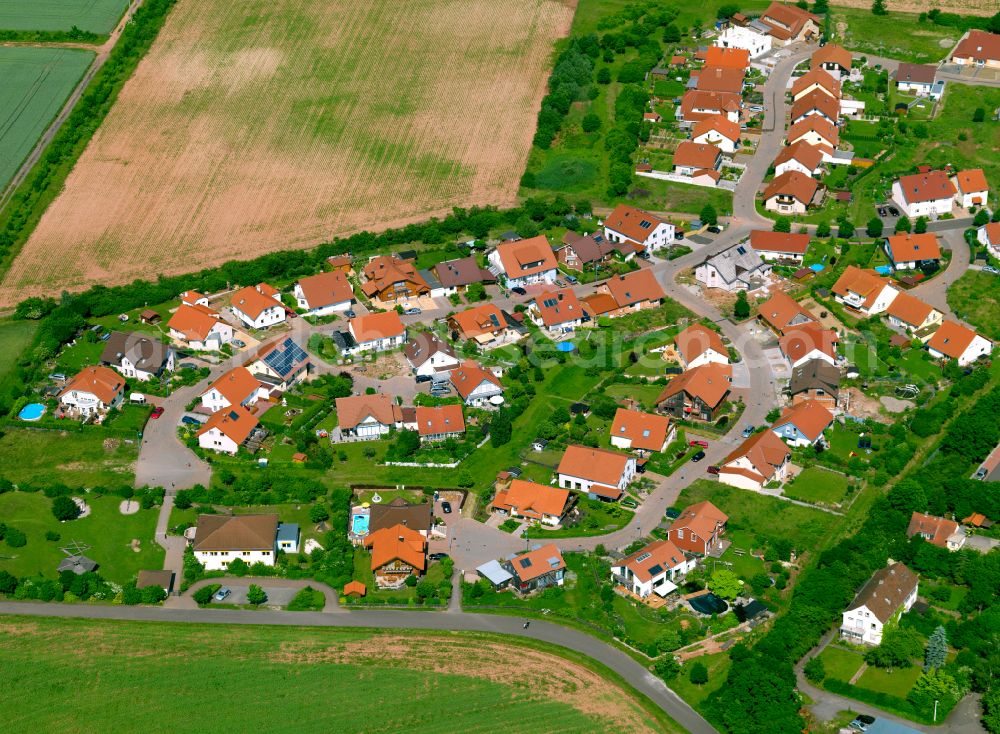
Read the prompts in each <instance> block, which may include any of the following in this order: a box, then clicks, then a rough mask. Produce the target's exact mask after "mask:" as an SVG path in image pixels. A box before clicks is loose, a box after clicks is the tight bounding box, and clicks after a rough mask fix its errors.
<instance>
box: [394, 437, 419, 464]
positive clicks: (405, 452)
mask: <svg viewBox="0 0 1000 734" xmlns="http://www.w3.org/2000/svg"><path fill="white" fill-rule="evenodd" d="M393 449H394V453H395V456H397V457H398V458H400V459H404V460H405V459H409V458H410V457H412V456H413V455H414V454H415V453H417V451H418V450H419V449H420V434H419V433H417V432H416V431H400V432H399V433H397V434H396V441H395V442H394V444H393Z"/></svg>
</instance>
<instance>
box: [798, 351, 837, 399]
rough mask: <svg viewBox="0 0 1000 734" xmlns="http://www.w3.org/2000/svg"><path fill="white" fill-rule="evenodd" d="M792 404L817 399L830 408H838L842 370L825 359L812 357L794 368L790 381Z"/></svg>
mask: <svg viewBox="0 0 1000 734" xmlns="http://www.w3.org/2000/svg"><path fill="white" fill-rule="evenodd" d="M788 394H789V395H790V396H791V399H792V405H798V404H799V403H801V402H803V401H806V400H815V401H816V402H818V403H821V404H823V405H825V406H826V407H827V409H829V410H836V409H837V399H838V397H839V395H840V370H839V369H837V368H836V367H834V366H833V365H832V364H830V363H829V362H827V361H826V360H824V359H810V360H809V361H808V362H803V363H802V364H800V365H799V366H798V367H793V368H792V377H791V379H790V380H789V382H788Z"/></svg>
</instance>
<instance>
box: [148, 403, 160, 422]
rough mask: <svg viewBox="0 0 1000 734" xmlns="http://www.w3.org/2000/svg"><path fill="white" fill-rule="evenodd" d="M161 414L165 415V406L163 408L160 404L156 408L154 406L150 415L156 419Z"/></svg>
mask: <svg viewBox="0 0 1000 734" xmlns="http://www.w3.org/2000/svg"><path fill="white" fill-rule="evenodd" d="M161 415H163V408H161V407H160V406H156V407H155V408H153V412H152V413H150V414H149V417H150V418H152V419H153V420H156V419H157V418H159V417H160V416H161Z"/></svg>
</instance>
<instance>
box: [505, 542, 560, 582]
mask: <svg viewBox="0 0 1000 734" xmlns="http://www.w3.org/2000/svg"><path fill="white" fill-rule="evenodd" d="M502 565H503V567H504V569H505V570H506V571H507V572H508V573H510V574H511V575H512V576H513V579H512V580H511V587H512V588H513V589H514V590H515V591H517V592H519V593H521V594H528V593H530V592H532V591H538V590H540V589H545V588H548V587H550V586H562V585H563V579H564V577H565V575H566V561H564V560H563V557H562V553H560V552H559V548H558V547H557V546H556V545H555V544H554V543H550V544H549V545H544V546H542V547H540V548H535V549H534V550H530V551H528V552H527V553H522V554H520V555H518V556H514V557H513V558H511V559H510V560H508V561H505V562H504V563H503V564H502Z"/></svg>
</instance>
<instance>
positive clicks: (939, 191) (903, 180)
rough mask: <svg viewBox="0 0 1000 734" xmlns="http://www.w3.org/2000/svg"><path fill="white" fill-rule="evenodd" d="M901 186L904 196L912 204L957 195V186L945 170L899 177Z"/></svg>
mask: <svg viewBox="0 0 1000 734" xmlns="http://www.w3.org/2000/svg"><path fill="white" fill-rule="evenodd" d="M899 188H900V191H901V192H902V194H903V198H904V199H906V201H907V202H909V203H910V204H916V203H919V202H924V201H936V200H938V199H950V198H951V197H953V196H954V195H955V187H954V186H953V185H952V183H951V181H949V180H948V174H946V173H945V172H944V171H928V172H927V173H914V174H912V175H909V176H900V177H899Z"/></svg>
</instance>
